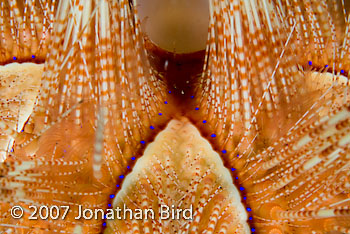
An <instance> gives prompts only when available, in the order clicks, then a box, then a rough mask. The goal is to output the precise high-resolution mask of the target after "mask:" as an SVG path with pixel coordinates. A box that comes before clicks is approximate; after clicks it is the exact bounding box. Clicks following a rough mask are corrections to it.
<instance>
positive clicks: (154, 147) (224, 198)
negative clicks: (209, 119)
mask: <svg viewBox="0 0 350 234" xmlns="http://www.w3.org/2000/svg"><path fill="white" fill-rule="evenodd" d="M125 207H127V208H129V209H131V210H132V212H134V214H133V216H132V217H133V218H132V219H130V214H129V213H127V215H126V216H125V217H124V216H123V215H124V210H123V209H124V208H125ZM163 207H169V208H170V209H169V211H166V212H169V213H170V215H169V219H166V220H162V217H163V218H164V217H166V215H165V214H164V213H163V214H161V212H160V209H163ZM118 208H120V209H121V210H120V216H119V217H120V219H118V218H117V217H115V219H114V220H109V221H107V229H106V230H105V233H128V232H127V231H128V230H129V232H130V230H132V232H133V233H175V232H176V233H190V232H191V231H194V233H203V232H204V231H205V233H207V234H209V233H250V229H249V226H248V224H247V213H246V211H245V209H244V207H243V205H242V203H241V197H240V194H239V193H238V190H237V189H236V187H235V186H234V184H233V181H232V178H231V175H230V173H229V170H228V169H227V168H225V167H224V165H223V163H222V160H221V159H220V156H219V154H218V153H216V152H215V151H214V150H213V148H212V147H211V145H210V144H209V142H208V141H207V140H206V139H204V138H203V137H202V136H201V135H200V133H199V131H198V130H197V129H196V128H195V127H194V125H192V124H191V123H190V122H189V121H188V120H187V119H185V118H184V119H182V120H172V121H170V122H169V124H168V126H167V127H166V129H165V130H163V131H162V132H160V133H159V134H158V135H157V137H156V139H155V140H154V142H153V143H151V144H150V145H148V146H147V148H146V150H145V152H144V155H143V156H142V157H141V158H139V159H138V160H137V162H136V164H135V166H134V168H133V170H132V172H131V173H130V174H129V175H128V176H127V177H126V178H125V180H124V182H123V185H122V189H121V190H120V191H119V192H118V194H117V195H116V197H115V199H114V201H113V209H118ZM146 209H148V210H152V211H153V213H154V216H152V213H150V212H148V216H149V218H148V220H147V219H145V218H144V217H143V219H142V220H140V219H137V216H136V217H134V215H135V214H136V212H144V213H146V212H145V211H146ZM186 209H191V210H192V219H189V220H188V219H186V218H187V217H188V215H189V214H190V213H186V214H185V215H186V216H183V215H182V213H181V212H183V211H184V210H186ZM163 212H165V211H164V209H163ZM161 216H162V217H161ZM220 231H222V232H220Z"/></svg>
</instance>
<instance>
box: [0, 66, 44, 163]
mask: <svg viewBox="0 0 350 234" xmlns="http://www.w3.org/2000/svg"><path fill="white" fill-rule="evenodd" d="M43 68H44V65H43V64H35V63H22V64H19V63H10V64H7V65H4V66H0V98H1V99H2V100H3V103H4V105H3V106H2V108H1V116H4V117H3V118H2V119H1V120H0V121H1V124H2V125H4V128H0V129H1V131H0V133H1V135H0V150H1V152H0V161H3V160H4V159H5V155H6V151H7V150H8V149H10V148H11V147H12V144H13V139H12V137H10V136H9V135H8V134H6V132H3V131H4V130H6V128H7V127H8V128H10V129H11V130H14V131H16V132H20V131H21V130H22V128H23V125H24V123H25V122H26V121H27V119H28V118H29V116H30V114H31V113H32V110H33V107H34V102H35V99H36V96H37V95H38V91H39V87H40V81H41V75H42V72H43ZM5 125H6V127H5Z"/></svg>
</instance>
